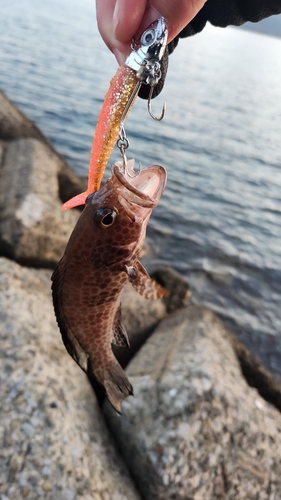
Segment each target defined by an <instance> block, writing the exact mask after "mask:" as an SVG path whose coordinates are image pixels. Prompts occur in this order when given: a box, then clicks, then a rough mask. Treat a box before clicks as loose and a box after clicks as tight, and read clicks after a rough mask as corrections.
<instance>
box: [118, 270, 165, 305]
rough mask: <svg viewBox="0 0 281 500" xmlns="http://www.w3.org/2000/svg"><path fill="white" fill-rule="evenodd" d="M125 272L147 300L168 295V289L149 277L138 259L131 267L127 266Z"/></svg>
mask: <svg viewBox="0 0 281 500" xmlns="http://www.w3.org/2000/svg"><path fill="white" fill-rule="evenodd" d="M126 272H127V274H128V276H129V281H130V283H131V284H132V286H133V287H134V289H135V290H136V291H137V292H138V293H139V294H140V295H142V297H145V298H146V299H149V300H156V299H162V297H167V296H168V295H169V293H170V292H168V290H165V289H164V288H163V287H162V286H161V285H159V284H158V283H156V281H154V280H152V279H151V278H150V276H149V274H148V272H147V271H146V269H145V268H144V267H143V265H142V264H141V263H140V262H139V261H137V262H136V263H135V264H134V266H132V267H128V266H127V267H126Z"/></svg>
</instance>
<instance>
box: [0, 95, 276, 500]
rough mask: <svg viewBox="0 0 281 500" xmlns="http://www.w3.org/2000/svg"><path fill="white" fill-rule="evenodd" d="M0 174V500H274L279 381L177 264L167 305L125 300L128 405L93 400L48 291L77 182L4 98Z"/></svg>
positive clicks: (128, 295) (169, 274)
mask: <svg viewBox="0 0 281 500" xmlns="http://www.w3.org/2000/svg"><path fill="white" fill-rule="evenodd" d="M0 166H1V168H0V289H1V293H0V321H1V349H0V355H1V366H2V369H1V375H0V377H1V384H0V393H1V409H0V443H1V444H0V498H1V500H18V499H21V498H24V499H27V500H38V499H47V500H93V499H94V500H112V499H113V500H126V499H128V500H134V499H141V498H142V499H145V500H152V499H161V500H162V499H163V500H166V499H186V500H188V499H190V500H192V499H194V500H201V499H202V500H217V499H220V500H223V499H225V500H230V499H235V500H240V499H241V500H242V499H245V500H251V499H253V500H254V499H258V500H263V499H264V500H267V499H270V500H279V499H281V415H280V409H281V387H280V384H279V383H278V382H277V381H276V380H274V378H273V377H272V375H270V374H269V373H268V372H267V371H266V370H265V368H264V367H263V366H262V365H261V364H260V363H259V361H258V360H257V359H256V358H255V356H254V355H253V354H252V353H251V352H249V351H248V350H247V349H246V348H245V347H244V346H243V345H242V344H241V343H240V342H239V341H238V340H237V338H236V337H234V336H233V335H232V334H231V333H230V332H228V331H227V330H226V329H225V327H224V326H223V323H222V322H221V321H220V320H219V319H218V318H217V317H216V316H215V315H214V314H213V313H212V312H211V311H209V310H208V309H206V308H203V307H200V306H194V305H192V301H191V300H190V299H191V292H190V290H189V287H188V284H187V283H186V282H185V281H184V280H182V278H181V277H180V276H179V275H178V274H177V273H175V271H173V270H172V269H169V268H164V269H159V270H157V271H155V272H154V278H155V279H157V280H158V281H159V282H161V284H162V285H164V286H166V287H167V288H168V289H169V290H170V291H171V295H170V297H169V298H168V299H163V300H160V301H155V302H149V301H146V300H145V299H143V298H142V297H140V296H139V295H138V294H137V293H136V292H134V290H133V289H132V287H129V286H128V287H126V289H125V291H124V294H123V300H122V314H123V322H124V325H125V327H126V329H127V332H128V335H129V338H130V341H131V345H132V348H131V350H130V351H129V350H126V349H121V348H119V349H118V350H116V355H117V356H118V357H119V359H120V362H121V364H122V365H123V366H127V365H128V366H127V372H128V375H129V377H130V380H131V382H132V383H133V386H134V392H135V396H134V397H130V398H128V399H127V400H126V401H125V402H124V403H123V414H122V416H121V417H120V416H118V415H117V414H116V413H115V412H114V411H113V409H112V408H111V407H110V405H109V404H108V403H107V402H104V399H103V398H102V397H101V395H100V393H99V392H97V394H95V392H94V390H93V387H92V386H91V384H90V382H89V381H88V380H87V378H86V376H85V375H84V374H83V372H82V371H81V370H80V369H79V368H78V367H77V366H76V364H75V363H74V362H73V360H72V359H71V358H70V357H69V355H68V354H67V352H66V351H65V348H64V346H63V344H62V341H61V337H60V333H59V330H58V327H57V325H56V321H55V317H54V313H53V307H52V301H51V292H50V276H51V273H52V269H53V268H54V266H55V265H56V263H57V261H58V260H59V258H60V257H61V254H62V252H63V249H64V247H65V245H66V243H67V240H68V238H69V235H70V233H71V231H72V229H73V226H74V224H75V223H76V221H77V218H78V217H79V211H77V210H72V211H68V212H62V211H61V210H60V207H61V203H62V201H65V200H66V199H68V198H69V197H71V196H74V195H75V194H77V193H78V192H80V191H81V190H83V188H84V185H83V181H82V180H81V179H79V178H78V177H77V176H76V175H75V174H74V173H73V172H72V171H71V169H70V167H69V166H68V165H67V163H66V162H65V161H64V159H63V158H62V157H61V156H60V155H59V154H58V153H57V152H56V151H55V150H54V148H53V147H52V145H51V144H50V143H49V142H48V140H47V139H46V138H45V137H44V136H43V134H42V133H41V132H40V130H39V129H38V128H37V127H36V126H35V125H34V124H33V123H32V122H31V121H30V120H28V118H27V117H25V116H24V115H23V114H22V113H21V112H20V111H19V110H18V109H17V108H16V106H14V104H13V103H11V101H9V99H8V98H7V97H6V96H5V95H4V94H3V93H1V92H0ZM132 356H133V357H132Z"/></svg>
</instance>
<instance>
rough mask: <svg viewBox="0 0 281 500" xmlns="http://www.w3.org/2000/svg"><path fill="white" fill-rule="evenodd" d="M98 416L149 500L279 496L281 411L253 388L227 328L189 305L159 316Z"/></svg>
mask: <svg viewBox="0 0 281 500" xmlns="http://www.w3.org/2000/svg"><path fill="white" fill-rule="evenodd" d="M127 374H128V376H129V378H130V381H131V383H132V385H133V387H134V394H135V396H134V397H131V398H128V399H127V400H126V401H124V403H123V405H122V418H120V417H118V416H117V415H116V414H115V413H114V411H112V409H111V407H110V406H109V405H108V404H107V403H105V405H104V413H105V415H106V418H107V421H108V424H109V425H110V428H111V430H112V432H113V433H114V435H115V436H116V438H117V440H118V444H119V447H120V449H121V451H122V453H123V455H124V457H125V459H126V461H127V464H128V465H129V466H130V468H131V471H132V474H133V476H134V478H135V480H136V483H137V485H138V487H139V489H140V490H141V492H142V495H143V497H144V498H145V499H146V500H156V499H160V498H161V500H168V499H169V500H171V499H185V500H187V499H194V500H216V499H221V500H222V499H224V500H232V499H233V500H234V499H235V500H244V499H245V500H254V499H255V500H256V499H259V500H263V499H264V500H267V499H269V498H270V499H274V500H279V499H280V498H281V415H280V413H279V412H278V411H277V410H276V408H274V407H273V406H271V405H270V404H268V403H267V402H266V401H265V400H264V399H262V398H261V397H260V395H259V394H258V392H257V390H256V389H253V388H251V387H249V385H248V384H247V382H246V380H245V379H244V377H243V376H242V373H241V369H240V365H239V362H238V360H237V357H236V355H235V353H234V350H233V347H232V344H231V342H230V341H229V335H228V332H227V331H226V330H225V328H224V327H223V324H222V323H221V321H220V320H218V319H217V317H216V316H215V315H214V314H213V313H211V312H210V311H209V310H207V309H205V308H202V307H199V306H190V307H188V308H187V309H185V310H182V311H179V312H177V313H175V314H172V315H171V316H169V317H168V318H167V319H165V320H163V321H162V322H161V323H160V325H159V326H158V328H157V329H156V331H155V332H154V333H153V334H152V336H151V337H150V338H149V340H148V341H147V342H146V344H145V345H144V346H143V347H142V348H141V350H140V351H139V352H138V354H137V355H136V357H135V358H134V359H133V360H132V361H131V362H130V364H129V366H128V369H127Z"/></svg>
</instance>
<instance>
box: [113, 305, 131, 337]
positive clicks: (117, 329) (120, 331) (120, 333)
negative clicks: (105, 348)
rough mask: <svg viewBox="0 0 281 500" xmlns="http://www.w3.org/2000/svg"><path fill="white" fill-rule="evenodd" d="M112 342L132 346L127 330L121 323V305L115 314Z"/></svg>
mask: <svg viewBox="0 0 281 500" xmlns="http://www.w3.org/2000/svg"><path fill="white" fill-rule="evenodd" d="M112 344H114V345H117V346H118V347H130V342H129V339H128V335H127V332H126V330H125V328H124V326H123V325H122V323H121V306H119V309H118V310H117V312H116V316H115V323H114V327H113V331H112Z"/></svg>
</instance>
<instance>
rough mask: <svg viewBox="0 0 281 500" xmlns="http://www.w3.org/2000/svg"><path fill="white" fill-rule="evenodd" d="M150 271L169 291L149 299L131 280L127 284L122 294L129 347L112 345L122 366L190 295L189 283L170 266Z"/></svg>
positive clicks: (184, 304)
mask: <svg viewBox="0 0 281 500" xmlns="http://www.w3.org/2000/svg"><path fill="white" fill-rule="evenodd" d="M150 275H151V277H152V279H154V280H155V281H157V282H158V283H160V285H162V286H163V287H164V288H165V289H166V290H169V292H170V295H169V296H168V297H165V298H164V299H162V300H152V301H150V300H147V299H144V298H143V297H141V296H140V295H139V294H138V293H137V292H136V291H135V290H134V289H133V287H132V286H131V285H130V284H128V285H127V286H126V287H125V289H124V291H123V294H122V323H123V324H124V326H125V328H126V330H127V333H128V337H129V340H130V349H126V348H123V347H115V346H114V347H113V351H114V353H115V355H116V357H117V359H118V361H119V362H120V363H121V365H122V366H123V367H124V366H127V364H128V362H129V361H130V359H131V358H132V357H133V356H134V355H135V353H136V352H137V351H138V350H139V349H140V347H141V346H142V345H143V344H144V343H145V341H146V340H147V338H148V337H149V335H150V334H151V333H152V332H153V330H154V329H155V327H156V326H157V325H158V323H159V322H160V321H161V320H162V319H163V318H164V317H165V316H166V315H167V313H169V312H171V311H174V310H176V309H180V308H181V307H184V306H186V305H187V303H188V301H189V299H190V296H191V291H190V288H189V285H188V283H187V282H186V281H185V280H184V279H183V278H182V277H181V276H180V275H179V274H178V273H177V272H176V271H175V270H174V269H172V268H171V267H163V268H159V269H156V270H154V271H153V272H152V273H151V274H150Z"/></svg>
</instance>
